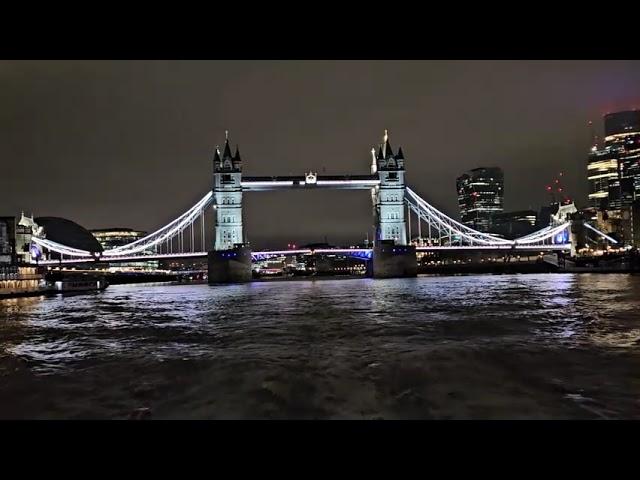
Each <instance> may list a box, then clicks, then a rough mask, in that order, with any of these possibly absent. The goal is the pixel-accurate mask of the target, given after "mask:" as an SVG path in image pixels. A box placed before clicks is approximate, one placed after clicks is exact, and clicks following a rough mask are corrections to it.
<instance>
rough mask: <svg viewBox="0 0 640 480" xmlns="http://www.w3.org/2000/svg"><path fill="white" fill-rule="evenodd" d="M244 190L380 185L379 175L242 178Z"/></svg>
mask: <svg viewBox="0 0 640 480" xmlns="http://www.w3.org/2000/svg"><path fill="white" fill-rule="evenodd" d="M241 184H242V190H243V191H248V192H253V191H268V190H284V189H298V188H331V189H343V190H345V189H346V190H367V189H370V188H372V187H375V186H376V185H380V179H379V178H378V176H377V175H318V176H315V175H314V176H313V177H310V178H307V177H306V176H305V175H293V176H277V177H242V182H241Z"/></svg>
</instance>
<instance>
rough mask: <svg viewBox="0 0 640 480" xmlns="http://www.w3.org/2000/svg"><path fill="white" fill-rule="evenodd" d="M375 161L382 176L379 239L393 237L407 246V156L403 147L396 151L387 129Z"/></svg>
mask: <svg viewBox="0 0 640 480" xmlns="http://www.w3.org/2000/svg"><path fill="white" fill-rule="evenodd" d="M376 160H377V172H378V176H379V178H380V186H379V187H378V189H377V192H376V196H375V202H376V204H375V214H376V240H393V243H395V244H396V245H406V244H407V227H406V225H405V220H404V210H405V209H404V192H405V183H404V155H403V153H402V148H400V149H398V153H397V154H396V155H394V154H393V150H391V145H390V143H389V136H388V134H387V131H386V130H385V132H384V143H383V144H382V145H381V146H380V148H379V149H378V156H377V158H376Z"/></svg>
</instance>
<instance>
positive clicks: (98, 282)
mask: <svg viewBox="0 0 640 480" xmlns="http://www.w3.org/2000/svg"><path fill="white" fill-rule="evenodd" d="M49 282H50V283H51V287H52V290H53V291H54V292H58V293H71V292H88V291H100V290H104V289H105V288H107V287H108V286H109V283H108V282H107V280H106V279H105V277H103V276H98V275H92V274H82V275H61V276H58V277H56V278H50V279H49Z"/></svg>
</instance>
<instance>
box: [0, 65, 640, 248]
mask: <svg viewBox="0 0 640 480" xmlns="http://www.w3.org/2000/svg"><path fill="white" fill-rule="evenodd" d="M632 108H640V62H638V61H589V62H585V61H303V62H302V61H220V62H218V61H200V62H192V61H151V62H138V61H91V62H88V61H28V62H16V61H7V62H0V159H1V168H0V207H1V208H0V215H13V214H16V215H19V214H20V211H21V210H25V211H27V212H34V213H35V215H36V216H61V217H66V218H69V219H71V220H74V221H76V222H78V223H79V224H81V225H83V226H85V227H87V228H102V227H115V226H121V227H132V228H138V229H144V230H153V229H155V228H157V227H159V226H161V225H163V224H164V223H166V222H167V221H169V220H171V219H172V218H174V217H176V216H177V215H178V214H180V213H182V212H183V211H184V210H186V209H187V208H188V207H189V206H191V205H192V204H193V203H195V201H196V200H198V199H199V198H200V197H201V196H202V195H204V193H205V192H206V191H207V190H208V189H210V188H211V172H212V162H211V160H212V152H213V149H214V148H215V145H216V144H222V143H223V142H224V131H225V130H226V129H228V130H229V131H230V138H231V141H232V142H233V143H234V144H235V143H239V144H240V149H241V152H242V157H243V160H244V173H245V174H246V175H276V174H282V175H286V174H302V173H304V172H305V171H308V170H314V171H317V172H318V173H320V174H322V173H323V172H324V173H327V174H329V173H333V174H339V173H345V174H349V173H350V174H355V173H368V172H369V165H370V160H371V157H370V150H371V147H372V146H374V145H377V143H379V142H380V141H381V137H382V134H383V130H384V129H385V128H387V129H389V133H390V140H391V145H392V147H393V148H394V151H395V150H396V149H397V147H398V146H402V148H403V151H404V153H405V157H406V169H407V183H408V184H409V185H411V187H412V188H413V189H414V190H416V191H417V192H418V193H419V194H420V195H422V196H423V197H424V198H425V199H426V200H427V201H429V202H431V203H433V204H435V205H436V206H438V207H441V208H442V209H443V210H444V211H445V212H446V213H448V214H451V215H454V216H456V217H457V215H458V209H457V204H456V189H455V179H456V177H457V176H458V175H460V174H461V173H463V172H464V171H465V170H468V169H470V168H474V167H478V166H499V167H502V169H503V170H504V175H505V192H506V194H505V209H506V210H516V209H523V208H529V207H531V208H534V209H536V210H537V209H539V207H540V205H541V204H543V203H545V202H547V201H548V197H547V196H546V194H545V192H544V186H545V185H546V184H547V183H549V182H550V180H551V179H552V178H553V177H554V175H556V174H557V172H559V171H563V172H565V177H564V178H565V183H566V189H567V190H568V192H569V193H570V195H571V196H572V197H575V199H576V201H577V203H578V205H579V206H580V205H583V204H584V203H586V194H587V185H586V155H587V151H588V149H589V146H590V134H589V128H588V127H587V122H588V121H589V120H593V121H594V124H595V126H596V130H597V132H599V131H601V130H602V126H601V123H602V122H601V117H602V115H603V114H604V113H607V112H610V111H616V110H622V109H632ZM244 216H245V225H246V230H247V232H248V235H249V240H251V241H252V243H254V244H257V245H258V246H275V245H277V244H278V242H283V241H287V240H290V241H296V242H302V241H321V240H323V239H324V237H325V236H327V237H328V240H329V241H330V242H331V241H333V242H341V241H344V240H346V239H353V240H354V241H357V240H359V239H362V238H364V236H365V234H366V232H367V231H371V223H372V217H371V204H370V195H369V194H368V192H365V191H353V192H349V191H327V190H323V191H319V192H309V191H302V192H282V193H273V192H266V193H250V194H246V195H245V211H244Z"/></svg>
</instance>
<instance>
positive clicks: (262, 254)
mask: <svg viewBox="0 0 640 480" xmlns="http://www.w3.org/2000/svg"><path fill="white" fill-rule="evenodd" d="M570 249H571V245H570V244H562V245H538V246H527V245H518V246H516V247H515V249H514V248H513V247H511V246H509V245H507V246H491V247H486V246H484V247H483V246H477V247H476V246H463V247H456V246H453V247H448V246H426V247H416V252H438V251H442V252H453V253H455V252H482V251H487V252H488V251H492V252H493V251H496V250H500V251H505V252H507V251H517V252H518V253H524V252H549V251H567V250H570ZM370 252H371V249H370V248H341V249H337V248H331V249H315V250H311V249H298V250H263V251H254V252H252V253H251V255H252V257H253V258H254V259H264V258H269V257H277V256H282V255H305V254H306V255H308V254H312V253H316V254H336V255H338V254H342V255H345V254H347V255H348V254H353V255H357V256H363V254H367V253H370ZM192 258H193V259H196V258H202V259H205V258H207V252H185V253H165V254H151V255H135V256H129V257H102V258H100V259H99V260H97V259H94V258H75V259H74V258H65V259H64V260H41V261H40V262H38V265H60V264H65V265H69V264H83V263H93V262H100V263H123V262H144V261H152V260H170V259H175V260H178V259H192ZM32 263H34V264H35V262H32Z"/></svg>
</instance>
